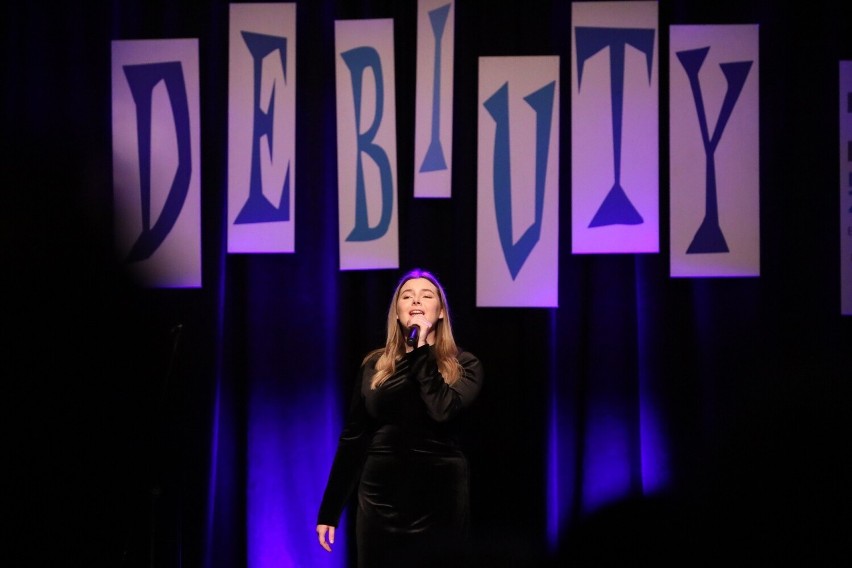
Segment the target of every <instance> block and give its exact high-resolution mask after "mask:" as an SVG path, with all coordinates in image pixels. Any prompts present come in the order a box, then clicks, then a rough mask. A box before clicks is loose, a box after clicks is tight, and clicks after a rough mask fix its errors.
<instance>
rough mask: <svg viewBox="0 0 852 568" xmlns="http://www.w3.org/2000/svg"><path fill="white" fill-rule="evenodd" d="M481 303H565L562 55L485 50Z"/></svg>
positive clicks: (481, 94) (479, 225) (480, 201)
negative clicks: (561, 255)
mask: <svg viewBox="0 0 852 568" xmlns="http://www.w3.org/2000/svg"><path fill="white" fill-rule="evenodd" d="M477 108H478V117H477V120H478V157H477V186H478V190H477V191H478V198H477V241H476V305H477V306H480V307H546V308H556V307H558V306H559V298H558V288H559V286H558V276H559V254H558V253H559V194H558V191H559V58H558V57H555V56H542V57H480V58H479V95H478V106H477Z"/></svg>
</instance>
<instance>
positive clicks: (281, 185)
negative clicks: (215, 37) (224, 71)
mask: <svg viewBox="0 0 852 568" xmlns="http://www.w3.org/2000/svg"><path fill="white" fill-rule="evenodd" d="M228 49H229V56H228V73H229V74H228V252H232V253H250V252H259V253H267V252H269V253H274V252H281V253H290V252H294V251H295V228H296V211H295V204H296V159H295V157H296V5H295V4H292V3H289V4H231V5H230V32H229V38H228Z"/></svg>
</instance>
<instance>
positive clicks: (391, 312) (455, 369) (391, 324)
mask: <svg viewBox="0 0 852 568" xmlns="http://www.w3.org/2000/svg"><path fill="white" fill-rule="evenodd" d="M414 278H425V279H426V280H428V281H429V282H431V283H432V284H434V285H435V289H436V290H437V291H438V299H439V300H440V303H441V306H440V309H442V310H444V317H443V318H441V319H439V320H438V321H437V322H436V323H435V325H434V330H433V331H432V333H434V334H435V344H434V345H433V346H432V349H434V351H435V358H436V359H437V361H438V370H439V371H440V373H441V376H442V377H443V378H444V382H446V383H447V384H448V385H452V384H453V383H455V382H456V381H458V380H459V378H460V377H461V375H462V367H461V364H460V363H459V360H458V354H459V348H458V346H457V345H456V340H455V338H454V337H453V326H452V325H451V324H450V308H449V306H448V305H447V296H446V294H445V293H444V287H443V286H441V283H440V282H438V279H437V278H435V276H434V275H433V274H432V273H430V272H427V271H426V270H421V269H419V268H415V269H414V270H411V271H409V272H406V273H405V274H404V275H403V276H402V278H400V280H399V282H398V283H397V285H396V290H395V291H394V293H393V297H392V298H391V302H390V308H389V309H388V330H387V340H386V341H385V346H384V347H381V348H379V349H375V350H373V351H371V352H370V353H368V354H367V356H366V357H364V363H366V362H367V361H369V360H370V359H373V358H374V357H376V356H378V359H377V360H376V373H375V374H374V375H373V379H372V381H371V382H370V388H373V389H375V388H377V387H378V386H379V385H381V384H382V383H383V382H385V381H386V380H387V379H388V377H391V376H392V375H393V374H394V372H395V371H396V365H397V363H398V362H399V361H400V360H401V359H402V357H403V355H405V353H406V351H405V329H404V328H403V324H402V322H400V321H399V313H398V312H397V302H398V300H399V294H400V292H401V291H402V286H403V285H404V284H405V283H406V282H408V281H409V280H413V279H414Z"/></svg>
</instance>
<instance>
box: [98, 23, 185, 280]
mask: <svg viewBox="0 0 852 568" xmlns="http://www.w3.org/2000/svg"><path fill="white" fill-rule="evenodd" d="M111 73H112V152H113V154H112V162H113V199H114V206H115V234H116V249H117V253H118V255H119V258H120V259H121V260H123V261H124V262H126V263H127V268H128V270H129V272H130V273H131V274H133V276H134V277H135V278H136V279H137V280H138V282H139V283H140V284H142V285H144V286H149V287H154V288H195V287H200V286H201V198H200V194H201V189H200V187H201V182H200V171H201V167H200V166H201V159H200V157H199V156H200V154H199V140H200V138H199V132H200V120H199V117H200V113H199V84H198V40H196V39H178V40H127V41H113V42H112V69H111Z"/></svg>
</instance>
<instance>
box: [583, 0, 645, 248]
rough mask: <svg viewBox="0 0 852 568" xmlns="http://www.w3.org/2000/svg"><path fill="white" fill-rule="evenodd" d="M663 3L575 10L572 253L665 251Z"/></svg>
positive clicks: (586, 6)
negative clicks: (661, 145) (662, 219)
mask: <svg viewBox="0 0 852 568" xmlns="http://www.w3.org/2000/svg"><path fill="white" fill-rule="evenodd" d="M657 12H658V8H657V2H574V3H572V5H571V14H572V20H571V25H572V28H571V37H572V39H573V41H572V43H571V45H572V52H571V54H572V57H571V67H572V68H571V206H572V208H571V235H572V243H571V247H572V252H574V253H575V254H582V253H642V252H659V240H660V227H659V218H660V217H659V126H658V121H659V85H658V81H659V79H658V70H659V63H658V59H659V55H658V45H659V38H658V36H659V33H658V32H659V26H658V23H657Z"/></svg>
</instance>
